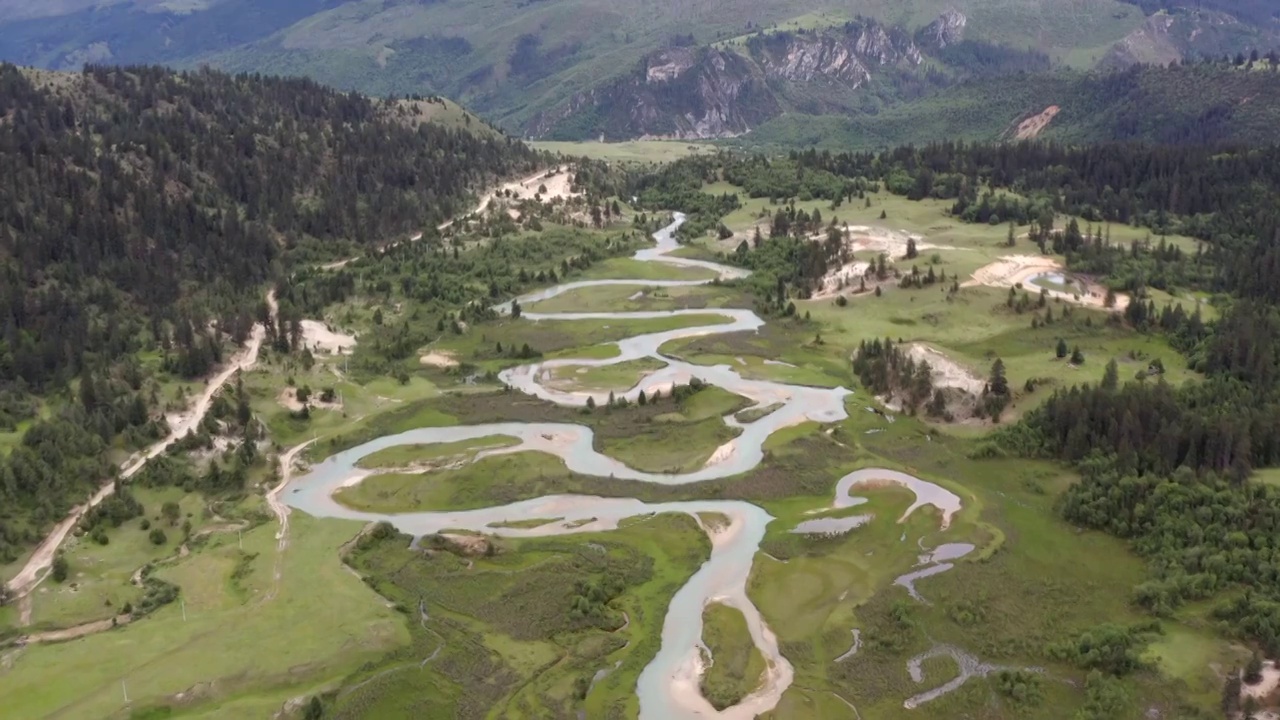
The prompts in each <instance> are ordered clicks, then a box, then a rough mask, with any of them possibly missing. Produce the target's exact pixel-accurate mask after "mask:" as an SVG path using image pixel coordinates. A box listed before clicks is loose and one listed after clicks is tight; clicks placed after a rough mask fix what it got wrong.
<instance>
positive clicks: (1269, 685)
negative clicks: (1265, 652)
mask: <svg viewBox="0 0 1280 720" xmlns="http://www.w3.org/2000/svg"><path fill="white" fill-rule="evenodd" d="M1277 689H1280V668H1277V667H1276V664H1275V661H1273V660H1268V661H1266V662H1264V663H1263V664H1262V680H1261V681H1260V682H1259V683H1258V684H1257V685H1247V684H1243V683H1242V684H1241V685H1240V697H1241V698H1246V697H1251V698H1253V699H1254V700H1262V699H1264V698H1267V697H1270V696H1271V694H1272V693H1274V692H1275V691H1276V690H1277Z"/></svg>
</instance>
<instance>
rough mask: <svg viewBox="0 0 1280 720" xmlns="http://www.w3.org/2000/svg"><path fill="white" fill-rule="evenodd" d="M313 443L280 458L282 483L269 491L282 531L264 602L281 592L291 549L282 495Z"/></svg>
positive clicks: (297, 446)
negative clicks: (286, 554)
mask: <svg viewBox="0 0 1280 720" xmlns="http://www.w3.org/2000/svg"><path fill="white" fill-rule="evenodd" d="M313 442H315V440H314V439H312V440H308V441H306V442H304V443H302V444H301V445H295V446H293V447H291V448H289V449H288V450H286V451H285V452H284V454H282V455H281V456H280V482H279V483H277V484H276V486H275V487H273V488H271V489H270V490H268V491H267V494H266V496H265V497H266V500H267V507H269V508H270V509H271V513H272V514H273V515H275V516H276V520H278V521H279V522H280V529H279V530H277V531H276V564H275V569H274V570H273V571H272V573H271V589H270V590H268V591H267V594H266V595H264V596H263V598H262V601H263V602H269V601H271V600H274V599H275V597H276V593H277V592H278V591H279V590H280V577H281V575H282V574H283V572H284V568H283V564H284V551H285V549H286V548H288V547H289V506H288V505H285V504H284V503H282V502H280V493H281V492H282V491H283V490H284V489H285V486H287V485H288V484H289V480H290V478H291V476H292V474H293V461H294V459H295V458H296V457H297V456H298V453H300V452H302V451H303V450H305V449H307V446H308V445H310V444H311V443H313Z"/></svg>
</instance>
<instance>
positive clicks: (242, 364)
mask: <svg viewBox="0 0 1280 720" xmlns="http://www.w3.org/2000/svg"><path fill="white" fill-rule="evenodd" d="M267 304H268V306H270V307H271V309H272V314H273V315H274V314H275V307H276V301H275V292H274V291H272V292H269V293H268V294H267ZM265 335H266V331H265V329H264V328H263V327H262V326H261V325H254V326H253V332H252V334H251V335H250V337H249V342H248V343H247V344H246V345H245V347H244V350H243V351H241V352H240V353H239V354H238V355H237V356H236V357H235V358H233V359H232V360H231V362H230V363H229V364H228V365H227V366H226V367H225V368H224V369H223V370H222V371H221V372H220V373H218V374H217V375H215V376H214V377H213V378H212V379H210V380H209V381H208V382H207V383H206V384H205V390H204V392H203V393H201V395H200V397H199V398H198V399H197V400H196V402H195V405H193V406H192V408H191V410H190V412H189V413H186V414H185V417H184V419H183V420H182V421H180V422H179V423H177V424H176V425H175V426H174V427H173V428H171V430H170V432H169V435H168V436H167V437H165V438H164V439H163V440H160V441H159V442H157V443H155V444H154V445H152V446H151V447H149V448H147V449H146V451H145V452H143V453H142V454H141V455H135V456H134V457H133V458H131V459H130V460H128V461H126V463H125V465H124V466H123V467H122V469H121V471H120V479H121V480H127V479H129V478H131V477H133V476H134V475H135V474H136V473H137V472H138V471H139V470H141V469H142V468H143V466H145V465H146V464H147V461H148V460H150V459H152V458H154V457H156V456H157V455H159V454H160V453H162V452H164V451H165V450H167V449H168V448H169V446H170V445H172V444H173V443H175V442H177V441H178V440H179V439H181V438H182V437H183V436H185V435H186V434H187V433H188V432H190V431H191V430H192V429H193V428H195V427H196V426H197V425H198V424H199V423H200V421H201V420H203V419H204V416H205V413H207V412H208V411H209V406H210V405H211V404H212V403H213V396H214V395H216V394H217V392H218V391H219V390H220V389H222V386H223V385H226V384H227V382H228V381H229V380H231V378H232V377H233V376H234V375H235V374H236V373H237V372H239V371H240V370H244V369H247V368H250V367H252V366H253V364H254V363H256V362H257V361H258V350H259V348H260V347H261V346H262V340H263V337H264V336H265ZM113 492H115V482H114V481H107V482H106V483H104V484H103V485H102V487H100V488H98V491H97V492H96V493H94V495H93V497H92V498H90V499H89V502H88V503H86V504H84V505H80V506H77V507H75V508H73V509H72V510H71V514H69V515H68V516H67V517H66V518H65V519H64V520H63V521H62V522H60V523H58V524H57V525H55V526H54V528H53V531H52V532H50V533H49V535H48V537H46V538H45V540H44V542H42V543H40V546H39V547H37V548H36V551H35V553H33V554H32V556H31V559H29V560H28V561H27V564H26V565H24V566H23V568H22V569H21V570H20V571H18V573H17V574H16V575H14V576H13V579H12V580H10V581H9V589H10V591H12V592H13V594H14V595H16V596H18V597H22V596H24V595H26V594H27V593H29V592H31V591H32V590H33V589H35V587H36V586H37V585H39V584H40V582H41V581H42V580H44V578H45V576H46V575H47V574H48V573H47V572H46V571H47V570H48V569H49V567H50V566H51V565H52V564H53V557H54V554H55V553H56V552H57V551H58V548H59V547H60V546H61V545H62V542H63V541H64V540H65V539H66V537H67V534H68V533H70V532H71V530H72V528H74V527H75V526H76V523H78V522H79V521H80V518H81V517H82V516H83V515H84V513H85V512H87V511H88V510H89V508H92V507H93V506H95V505H97V504H98V503H100V502H102V501H103V500H105V499H106V498H107V497H108V496H110V495H111V494H112V493H113Z"/></svg>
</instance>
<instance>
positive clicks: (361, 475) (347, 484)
mask: <svg viewBox="0 0 1280 720" xmlns="http://www.w3.org/2000/svg"><path fill="white" fill-rule="evenodd" d="M373 474H374V473H373V471H372V470H360V471H358V472H355V473H352V474H351V475H350V476H348V477H346V478H343V480H342V483H341V484H339V485H338V487H339V488H340V489H341V488H351V487H355V486H357V485H359V484H360V483H362V482H364V480H365V478H367V477H369V476H370V475H373Z"/></svg>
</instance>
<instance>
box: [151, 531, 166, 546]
mask: <svg viewBox="0 0 1280 720" xmlns="http://www.w3.org/2000/svg"><path fill="white" fill-rule="evenodd" d="M147 537H149V538H151V544H152V545H163V544H165V543H166V542H168V541H169V538H168V537H167V536H166V535H165V534H164V530H161V529H160V528H153V529H152V530H151V534H150V535H148V536H147Z"/></svg>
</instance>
